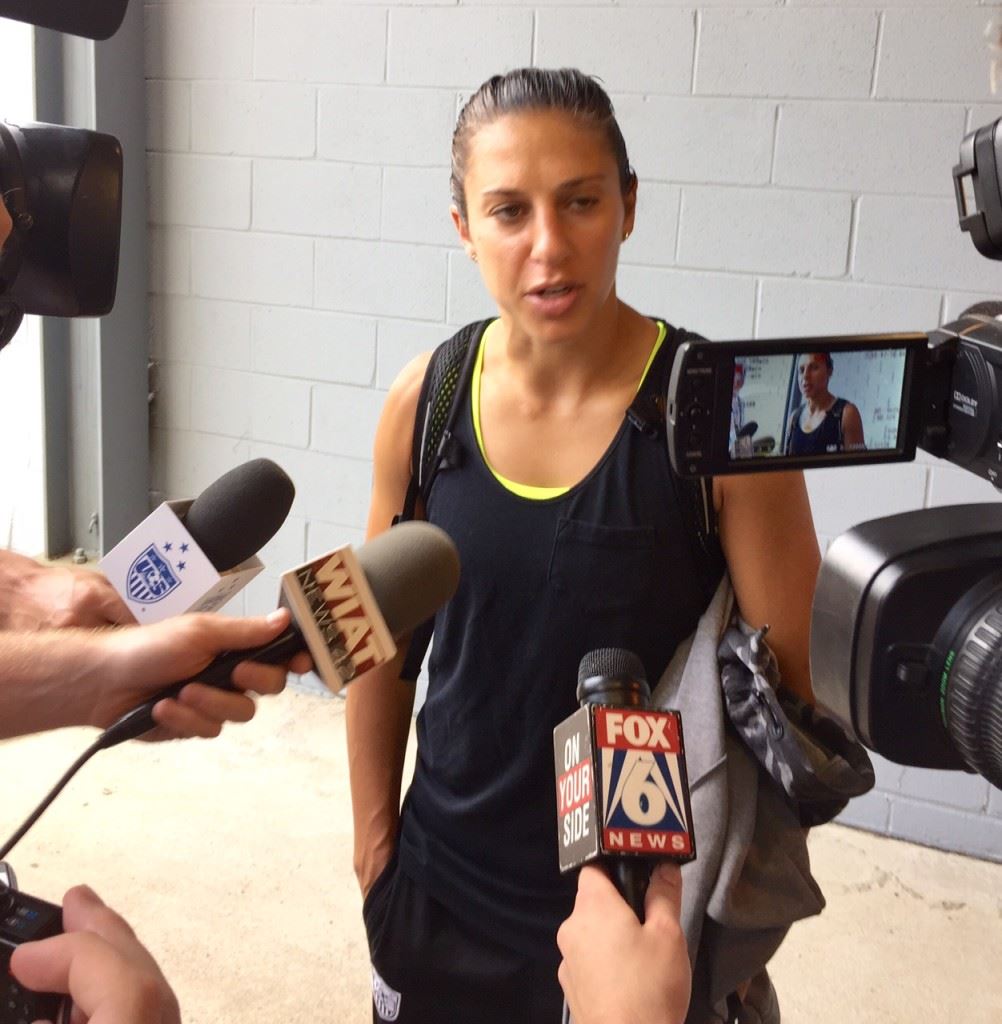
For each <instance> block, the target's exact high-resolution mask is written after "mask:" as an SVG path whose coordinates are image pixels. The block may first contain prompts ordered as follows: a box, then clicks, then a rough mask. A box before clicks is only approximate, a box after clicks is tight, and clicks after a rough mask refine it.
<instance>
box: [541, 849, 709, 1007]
mask: <svg viewBox="0 0 1002 1024" xmlns="http://www.w3.org/2000/svg"><path fill="white" fill-rule="evenodd" d="M681 910H682V872H681V869H680V868H679V867H678V865H676V864H668V863H663V864H659V865H658V866H657V867H656V868H655V869H654V871H653V872H652V874H651V880H650V886H649V887H648V889H647V895H646V897H645V901H644V920H643V923H641V921H639V920H638V919H637V915H636V914H635V913H634V911H633V910H632V908H630V907H629V906H627V904H626V903H625V901H624V900H623V898H622V897H621V896H620V894H619V893H618V892H617V890H616V887H615V886H614V885H613V883H612V881H611V880H610V879H609V877H608V876H607V875H606V873H605V872H604V871H603V870H602V869H601V868H599V867H596V866H593V865H585V867H583V868H582V869H581V874H580V876H579V877H578V894H577V898H576V899H575V901H574V912H573V913H572V914H571V916H570V917H569V918H568V919H567V920H566V921H565V922H564V923H563V924H562V925H561V926H560V930H559V931H558V932H557V946H558V947H559V948H560V954H561V956H562V957H563V960H562V961H561V964H560V968H559V970H558V972H557V977H558V979H559V981H560V985H561V987H562V988H563V990H564V995H565V996H566V999H567V1005H568V1007H569V1008H570V1013H571V1016H572V1018H573V1020H574V1024H681V1022H682V1021H684V1020H685V1015H686V1012H687V1010H688V1007H689V995H690V992H691V988H692V970H691V968H690V966H689V953H688V949H687V948H686V942H685V935H684V934H683V932H682V928H681V925H680V924H679V916H680V914H681Z"/></svg>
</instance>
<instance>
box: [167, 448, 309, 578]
mask: <svg viewBox="0 0 1002 1024" xmlns="http://www.w3.org/2000/svg"><path fill="white" fill-rule="evenodd" d="M295 496H296V488H295V487H294V486H293V483H292V481H291V480H290V479H289V476H288V474H287V473H286V472H285V470H284V469H282V467H281V466H278V465H276V464H275V463H274V462H272V461H271V459H252V460H251V461H250V462H245V463H244V464H243V465H241V466H237V467H236V468H234V469H231V470H230V471H229V472H228V473H224V474H223V475H222V476H221V477H220V478H219V479H218V480H217V481H216V482H215V483H214V484H210V485H209V486H208V487H206V489H205V490H204V491H202V493H201V494H200V495H199V496H198V497H197V498H196V499H195V500H194V501H193V502H192V503H191V507H190V508H189V509H188V512H187V514H186V515H185V517H184V525H185V527H186V528H187V530H188V532H189V533H190V534H191V535H192V537H193V538H194V540H195V543H197V544H198V546H199V547H200V548H201V549H202V551H203V552H204V553H205V556H206V558H208V559H209V561H210V562H212V564H213V566H215V568H216V570H217V571H218V572H225V571H226V570H227V569H232V568H233V567H234V566H237V565H240V563H241V562H244V561H246V560H247V559H248V558H250V557H251V555H254V554H257V552H258V551H260V550H261V548H263V547H264V545H265V544H267V543H268V541H269V540H271V538H272V537H274V536H275V534H276V533H277V532H278V530H279V527H280V526H281V525H282V523H284V522H285V519H286V516H288V514H289V509H290V508H291V507H292V499H293V498H294V497H295Z"/></svg>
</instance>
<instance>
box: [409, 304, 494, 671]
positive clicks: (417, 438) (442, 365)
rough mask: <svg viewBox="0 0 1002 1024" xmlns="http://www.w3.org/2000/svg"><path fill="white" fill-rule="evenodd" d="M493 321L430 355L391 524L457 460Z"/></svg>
mask: <svg viewBox="0 0 1002 1024" xmlns="http://www.w3.org/2000/svg"><path fill="white" fill-rule="evenodd" d="M490 323H491V321H490V320H481V321H480V322H479V323H473V324H467V325H466V327H464V328H462V329H461V330H459V331H457V332H456V333H455V334H454V335H453V336H452V337H451V338H449V339H447V340H446V341H443V342H442V344H441V345H439V346H438V348H436V349H435V351H434V352H432V354H431V359H430V360H429V362H428V368H427V370H425V375H424V380H423V381H422V382H421V391H420V393H419V395H418V404H417V413H416V415H415V417H414V438H413V442H412V444H411V478H410V480H409V482H408V484H407V494H406V496H405V498H404V507H403V509H402V510H401V512H400V514H399V515H397V516H394V518H393V525H394V526H395V525H396V524H397V523H400V522H406V521H407V520H410V519H413V518H414V513H415V511H416V509H417V500H418V498H419V497H420V498H421V499H422V501H423V502H425V503H426V504H427V501H428V496H429V494H431V487H432V484H433V483H434V482H435V477H436V475H437V474H438V471H439V470H440V469H442V468H443V467H448V466H449V465H455V459H456V454H457V453H456V447H455V441H454V440H453V436H452V429H453V426H454V425H455V422H456V417H457V416H458V415H459V409H460V406H461V404H462V396H463V395H464V394H466V384H467V382H468V381H469V380H470V379H471V378H472V376H473V367H474V365H475V364H476V360H477V351H478V350H479V348H480V344H479V342H480V339H481V338H482V337H483V333H484V331H485V330H486V329H487V325H488V324H490ZM434 627H435V620H434V618H431V619H428V620H427V621H425V622H422V623H421V625H420V626H418V627H417V628H416V629H415V630H414V632H413V633H412V634H411V641H410V644H409V645H408V648H407V655H406V657H405V658H404V663H403V665H402V666H401V667H400V678H401V679H409V680H411V681H412V682H413V681H416V680H417V677H418V676H419V675H420V674H421V666H422V664H423V663H424V656H425V654H426V653H427V651H428V645H429V644H430V643H431V637H432V633H433V631H434Z"/></svg>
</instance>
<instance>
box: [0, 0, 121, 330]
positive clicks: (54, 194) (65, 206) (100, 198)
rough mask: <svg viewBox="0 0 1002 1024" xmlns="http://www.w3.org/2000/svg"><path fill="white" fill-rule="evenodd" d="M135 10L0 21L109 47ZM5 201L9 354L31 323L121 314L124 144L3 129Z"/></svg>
mask: <svg viewBox="0 0 1002 1024" xmlns="http://www.w3.org/2000/svg"><path fill="white" fill-rule="evenodd" d="M127 5H128V0H74V2H73V3H65V2H62V0H0V16H3V17H7V18H15V19H17V20H19V21H27V22H30V23H31V24H34V25H38V26H40V27H43V28H50V29H57V30H59V31H62V32H72V33H75V34H77V35H83V36H87V37H89V38H91V39H106V38H107V37H108V36H110V35H112V34H113V33H114V32H115V31H116V30H117V29H118V27H119V25H120V24H121V23H122V19H123V18H124V16H125V11H126V7H127ZM0 196H2V199H3V207H4V209H3V210H0V243H2V249H0V349H2V348H3V347H4V346H5V345H6V344H7V343H8V342H9V341H10V340H11V338H13V337H14V335H15V333H16V332H17V329H18V327H19V326H20V325H21V320H22V318H23V316H24V314H25V313H34V314H38V315H41V316H59V317H77V316H104V315H105V314H106V313H109V312H111V308H112V306H113V305H114V303H115V289H116V284H117V280H118V253H119V239H120V235H121V223H122V147H121V146H120V145H119V142H118V140H117V139H115V138H114V137H113V136H111V135H105V134H102V133H101V132H94V131H88V130H87V129H83V128H67V127H64V126H63V125H53V124H36V123H29V124H22V125H14V124H7V123H0ZM8 218H9V220H8Z"/></svg>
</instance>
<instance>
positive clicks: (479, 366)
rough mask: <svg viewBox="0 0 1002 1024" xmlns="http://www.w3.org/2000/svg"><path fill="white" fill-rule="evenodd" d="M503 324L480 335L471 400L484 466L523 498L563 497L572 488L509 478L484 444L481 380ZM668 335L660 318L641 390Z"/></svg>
mask: <svg viewBox="0 0 1002 1024" xmlns="http://www.w3.org/2000/svg"><path fill="white" fill-rule="evenodd" d="M499 323H501V321H500V319H498V320H494V321H492V322H491V323H490V324H488V325H487V328H486V330H485V331H484V333H483V334H482V335H481V336H480V346H479V350H478V352H477V361H476V363H475V364H474V367H473V380H472V381H471V382H470V401H471V403H472V405H473V409H472V412H473V431H474V433H475V434H476V435H477V447H478V448H479V449H480V454H481V456H482V457H483V460H484V465H485V466H487V468H488V469H489V470H490V471H491V474H492V475H493V476H494V478H495V479H496V480H497V482H498V483H499V484H501V486H502V487H505V488H507V489H508V490H509V491H511V492H512V493H513V494H517V495H518V496H519V497H520V498H528V499H530V500H532V501H546V500H547V499H549V498H559V497H560V496H561V495H562V494H566V493H567V492H568V491H569V490H570V487H534V486H532V485H531V484H520V483H516V482H515V481H514V480H509V479H508V478H507V477H506V476H502V475H501V474H500V473H499V472H498V471H497V470H496V469H495V468H494V467H493V466H492V465H491V460H490V459H488V458H487V450H486V448H485V447H484V434H483V430H482V429H481V426H480V379H481V376H482V374H483V369H484V349H485V347H486V344H487V337H488V335H489V334H490V333H491V332H492V331H493V330H494V329H495V328H496V327H497V325H498V324H499ZM666 334H667V329H666V327H665V325H664V323H662V321H660V320H659V321H658V337H657V340H656V341H655V342H654V347H653V348H652V349H651V354H650V356H648V358H647V365H646V366H644V372H643V373H642V374H641V376H640V383H639V384H638V385H637V391H638V392H639V391H640V389H641V388H642V387H643V386H644V381H645V380H646V379H647V374H648V372H649V371H650V368H651V365H652V364H653V363H654V360H655V358H657V354H658V352H660V351H661V344H662V342H663V341H664V340H665V335H666Z"/></svg>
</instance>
